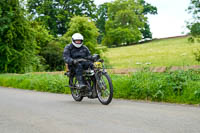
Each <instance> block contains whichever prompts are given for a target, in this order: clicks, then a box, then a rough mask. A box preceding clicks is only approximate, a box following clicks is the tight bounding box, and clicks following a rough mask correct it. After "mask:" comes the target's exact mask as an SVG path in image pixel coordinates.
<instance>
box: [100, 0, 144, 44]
mask: <svg viewBox="0 0 200 133" xmlns="http://www.w3.org/2000/svg"><path fill="white" fill-rule="evenodd" d="M142 12H143V6H142V5H141V4H140V3H138V2H135V1H133V0H115V1H114V2H111V3H109V4H108V21H107V22H106V26H105V28H106V35H105V37H104V40H103V43H104V44H106V45H107V46H109V47H111V46H113V45H115V46H119V45H122V44H123V45H128V44H130V43H134V42H137V41H139V40H140V39H141V38H142V33H141V32H140V29H142V28H144V24H145V22H146V17H145V16H144V15H143V14H142Z"/></svg>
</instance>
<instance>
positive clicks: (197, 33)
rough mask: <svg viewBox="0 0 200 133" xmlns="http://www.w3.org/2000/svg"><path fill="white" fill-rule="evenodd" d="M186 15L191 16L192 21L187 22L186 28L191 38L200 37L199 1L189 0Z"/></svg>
mask: <svg viewBox="0 0 200 133" xmlns="http://www.w3.org/2000/svg"><path fill="white" fill-rule="evenodd" d="M187 11H188V13H190V14H192V16H193V21H192V22H187V27H188V29H189V30H190V32H191V35H192V36H193V37H197V38H199V37H200V21H199V20H200V0H191V1H190V5H189V7H188V9H187Z"/></svg>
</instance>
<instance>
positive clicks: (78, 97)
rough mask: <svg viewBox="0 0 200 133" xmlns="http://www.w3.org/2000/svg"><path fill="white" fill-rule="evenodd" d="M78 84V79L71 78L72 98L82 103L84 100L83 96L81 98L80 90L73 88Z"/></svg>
mask: <svg viewBox="0 0 200 133" xmlns="http://www.w3.org/2000/svg"><path fill="white" fill-rule="evenodd" d="M76 84H77V80H76V77H70V80H69V85H70V86H71V87H70V90H71V94H72V97H73V99H74V100H75V101H77V102H81V101H82V100H83V96H81V93H80V90H78V89H75V88H73V87H75V86H76Z"/></svg>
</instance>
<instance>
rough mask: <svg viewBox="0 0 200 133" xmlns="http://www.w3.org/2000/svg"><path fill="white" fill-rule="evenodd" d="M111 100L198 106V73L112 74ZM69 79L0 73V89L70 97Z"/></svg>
mask: <svg viewBox="0 0 200 133" xmlns="http://www.w3.org/2000/svg"><path fill="white" fill-rule="evenodd" d="M111 78H112V81H113V86H114V97H115V98H123V99H138V100H149V101H161V102H170V103H184V104H200V71H195V70H189V71H175V72H165V73H153V72H148V71H142V72H136V73H134V74H133V75H123V76H122V75H111ZM67 84H68V78H67V77H66V76H64V75H60V74H1V75H0V86H4V87H13V88H21V89H29V90H36V91H43V92H53V93H64V94H69V93H70V89H69V88H66V87H65V85H67Z"/></svg>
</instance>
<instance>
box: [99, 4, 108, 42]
mask: <svg viewBox="0 0 200 133" xmlns="http://www.w3.org/2000/svg"><path fill="white" fill-rule="evenodd" d="M107 12H108V3H104V4H101V5H99V7H98V9H97V22H96V25H97V28H98V29H99V32H100V35H99V37H98V43H101V41H102V38H103V36H104V35H105V33H106V31H105V30H106V29H105V24H106V21H107V20H108V15H107Z"/></svg>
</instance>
